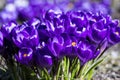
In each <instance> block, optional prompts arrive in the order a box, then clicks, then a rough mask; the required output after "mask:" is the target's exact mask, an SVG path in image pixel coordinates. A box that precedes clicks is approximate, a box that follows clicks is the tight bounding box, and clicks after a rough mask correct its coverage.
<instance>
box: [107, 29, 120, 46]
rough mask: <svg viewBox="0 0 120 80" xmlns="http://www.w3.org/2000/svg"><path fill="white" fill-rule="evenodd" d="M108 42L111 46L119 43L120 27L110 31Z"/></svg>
mask: <svg viewBox="0 0 120 80" xmlns="http://www.w3.org/2000/svg"><path fill="white" fill-rule="evenodd" d="M108 39H109V42H110V43H111V44H112V45H113V44H116V43H118V42H119V41H120V27H115V28H112V29H111V30H110V34H109V38H108Z"/></svg>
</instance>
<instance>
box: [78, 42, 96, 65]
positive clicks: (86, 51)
mask: <svg viewBox="0 0 120 80" xmlns="http://www.w3.org/2000/svg"><path fill="white" fill-rule="evenodd" d="M78 46H79V48H78V58H79V59H80V61H81V65H84V64H85V63H87V62H88V61H89V60H91V59H93V58H94V51H92V49H91V46H92V45H91V44H90V43H89V42H87V41H84V42H83V41H80V42H79V44H78ZM92 48H93V47H92Z"/></svg>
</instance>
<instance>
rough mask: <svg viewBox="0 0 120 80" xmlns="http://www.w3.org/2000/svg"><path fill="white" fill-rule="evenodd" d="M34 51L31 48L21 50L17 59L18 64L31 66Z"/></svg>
mask: <svg viewBox="0 0 120 80" xmlns="http://www.w3.org/2000/svg"><path fill="white" fill-rule="evenodd" d="M32 56H33V50H32V49H31V48H27V47H23V48H21V49H20V50H19V52H18V55H15V58H16V60H17V61H18V62H20V63H21V64H24V65H30V64H31V61H32Z"/></svg>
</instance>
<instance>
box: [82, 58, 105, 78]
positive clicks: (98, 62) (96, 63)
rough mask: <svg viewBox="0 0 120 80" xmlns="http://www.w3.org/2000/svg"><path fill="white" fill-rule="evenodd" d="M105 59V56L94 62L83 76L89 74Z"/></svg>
mask: <svg viewBox="0 0 120 80" xmlns="http://www.w3.org/2000/svg"><path fill="white" fill-rule="evenodd" d="M103 60H104V58H103V59H100V60H97V61H96V62H94V63H93V64H92V65H91V66H90V67H89V68H88V70H87V71H86V72H85V74H84V75H83V77H85V76H87V74H88V73H90V71H91V70H92V69H94V68H95V67H96V66H97V65H98V64H100V63H101V62H102V61H103Z"/></svg>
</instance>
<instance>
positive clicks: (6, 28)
mask: <svg viewBox="0 0 120 80" xmlns="http://www.w3.org/2000/svg"><path fill="white" fill-rule="evenodd" d="M15 27H17V24H16V23H15V22H9V23H7V24H3V26H2V27H1V32H2V33H3V36H4V37H5V38H7V39H9V40H10V39H11V36H12V34H11V32H12V30H13V29H14V28H15Z"/></svg>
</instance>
